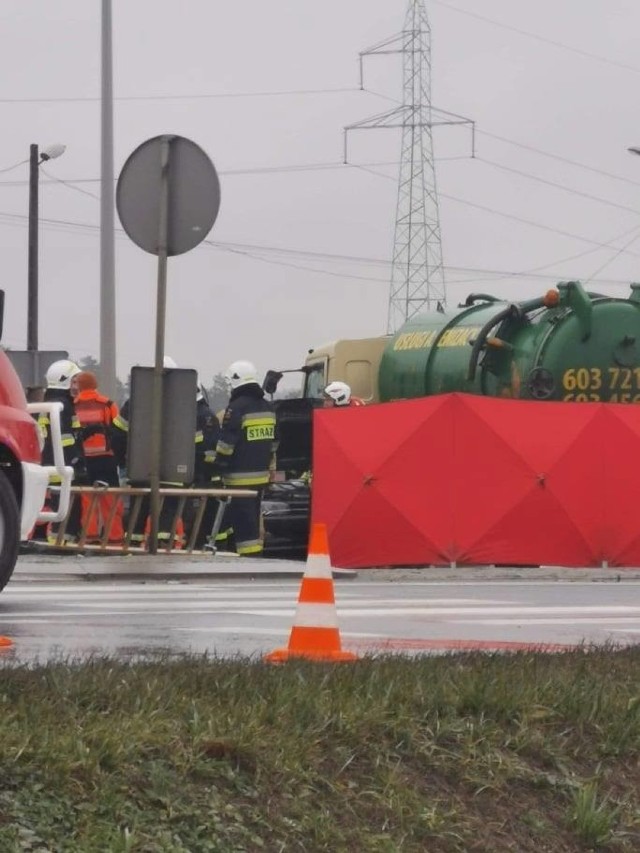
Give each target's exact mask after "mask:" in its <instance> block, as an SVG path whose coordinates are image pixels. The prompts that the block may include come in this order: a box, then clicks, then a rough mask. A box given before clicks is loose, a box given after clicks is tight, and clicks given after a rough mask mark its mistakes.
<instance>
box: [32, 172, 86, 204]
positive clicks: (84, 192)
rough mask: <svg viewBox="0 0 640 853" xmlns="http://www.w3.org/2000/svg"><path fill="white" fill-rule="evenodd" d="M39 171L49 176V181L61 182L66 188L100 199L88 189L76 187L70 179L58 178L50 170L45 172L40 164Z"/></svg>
mask: <svg viewBox="0 0 640 853" xmlns="http://www.w3.org/2000/svg"><path fill="white" fill-rule="evenodd" d="M40 171H41V172H42V173H43V174H45V175H46V176H47V177H48V178H50V180H51V183H55V184H62V185H63V186H65V187H67V189H70V190H75V191H76V192H77V193H82V194H83V195H88V196H91V198H95V199H96V200H97V201H100V196H98V195H96V194H95V193H90V192H89V191H88V190H83V189H82V187H77V186H75V184H74V183H73V182H72V181H64V180H63V179H62V178H58V177H57V176H56V175H52V174H51V172H47V170H46V169H44V168H43V167H42V166H40Z"/></svg>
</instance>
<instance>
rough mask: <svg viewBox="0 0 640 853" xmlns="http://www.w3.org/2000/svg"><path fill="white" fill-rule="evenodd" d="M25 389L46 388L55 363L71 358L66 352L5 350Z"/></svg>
mask: <svg viewBox="0 0 640 853" xmlns="http://www.w3.org/2000/svg"><path fill="white" fill-rule="evenodd" d="M5 352H6V354H7V356H8V357H9V361H10V362H11V364H13V368H14V370H15V372H16V373H17V374H18V376H19V377H20V382H21V383H22V387H23V388H44V387H46V384H47V382H46V373H47V370H48V369H49V368H50V367H51V365H52V364H53V362H54V361H60V360H61V359H63V358H69V353H68V352H67V351H66V350H17V349H8V350H5Z"/></svg>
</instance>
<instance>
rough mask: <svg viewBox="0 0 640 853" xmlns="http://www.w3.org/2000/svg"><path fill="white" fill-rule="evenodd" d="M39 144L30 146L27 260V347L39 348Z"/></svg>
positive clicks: (30, 348)
mask: <svg viewBox="0 0 640 853" xmlns="http://www.w3.org/2000/svg"><path fill="white" fill-rule="evenodd" d="M39 160H40V155H39V152H38V146H37V145H31V146H30V147H29V249H28V262H27V281H28V295H27V349H28V350H37V349H38V163H39Z"/></svg>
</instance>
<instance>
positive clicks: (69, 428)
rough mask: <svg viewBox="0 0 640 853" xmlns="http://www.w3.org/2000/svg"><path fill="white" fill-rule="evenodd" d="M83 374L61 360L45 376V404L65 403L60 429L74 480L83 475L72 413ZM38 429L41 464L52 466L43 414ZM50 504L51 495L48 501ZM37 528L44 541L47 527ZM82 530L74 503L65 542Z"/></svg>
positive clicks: (55, 478)
mask: <svg viewBox="0 0 640 853" xmlns="http://www.w3.org/2000/svg"><path fill="white" fill-rule="evenodd" d="M78 373H80V368H79V367H78V365H77V364H76V363H75V362H74V361H69V360H68V359H61V360H60V361H54V362H53V364H52V365H50V367H49V369H48V370H47V374H46V382H47V387H46V390H45V392H44V401H45V402H46V403H62V412H61V413H60V429H61V432H62V451H63V454H64V464H65V465H70V466H71V467H72V468H73V470H74V479H75V478H76V477H77V476H79V475H80V474H81V473H82V448H81V447H80V446H79V445H78V443H77V442H76V437H75V425H76V422H75V412H74V409H73V396H72V394H71V380H72V378H73V377H74V376H75V375H76V374H78ZM38 427H39V428H40V432H41V434H42V437H43V439H44V445H43V448H42V464H43V465H53V447H52V443H51V428H50V427H51V424H50V422H49V415H47V414H45V413H44V412H43V413H42V414H41V415H40V416H39V418H38ZM49 482H50V484H51V485H52V486H56V485H60V482H61V480H60V477H59V476H58V475H57V474H55V475H53V476H52V477H51V478H50V480H49ZM47 500H48V501H50V500H51V495H49V496H48V498H47ZM39 527H40V526H37V527H36V531H35V535H34V539H44V538H47V537H46V527H44V526H43V528H40V529H39ZM79 529H80V505H79V504H77V505H76V503H75V502H74V503H72V505H71V511H70V513H69V519H68V521H67V527H66V530H65V534H64V539H63V541H64V542H69V543H71V542H73V541H75V539H76V537H77V534H78V531H79ZM56 530H57V525H56V526H55V527H53V528H52V529H51V535H50V537H49V539H50V542H51V543H52V544H53V543H54V542H55V541H56V539H57V535H56Z"/></svg>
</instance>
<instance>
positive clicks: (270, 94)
mask: <svg viewBox="0 0 640 853" xmlns="http://www.w3.org/2000/svg"><path fill="white" fill-rule="evenodd" d="M359 91H360V89H359V88H357V87H356V86H348V87H342V88H335V89H329V88H326V89H287V90H283V91H274V92H214V93H210V94H202V95H116V96H115V97H114V98H113V100H114V101H197V100H212V99H216V98H270V97H284V96H289V95H332V94H338V93H340V92H359ZM372 94H377V93H376V92H372ZM378 97H384V96H383V95H379V96H378ZM100 100H101V98H100V96H98V95H96V96H93V95H91V96H88V97H54V98H0V104H49V103H51V104H63V103H93V102H96V103H97V102H99V101H100Z"/></svg>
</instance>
